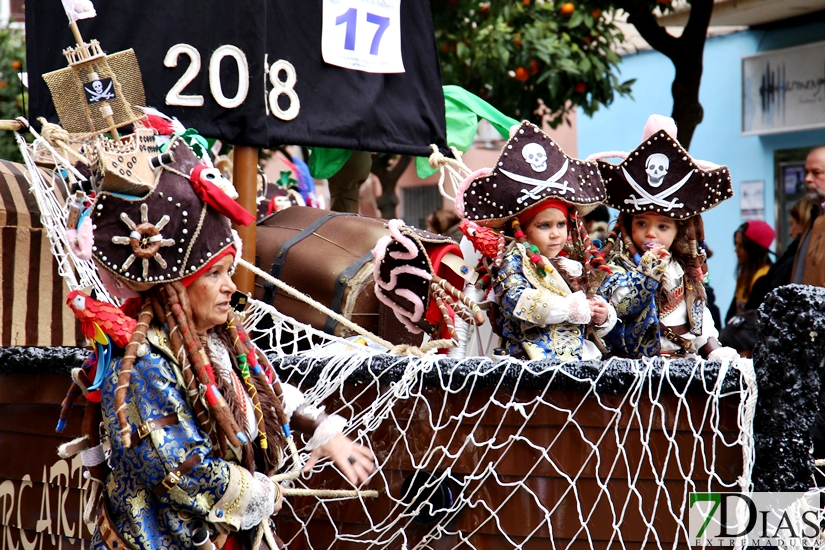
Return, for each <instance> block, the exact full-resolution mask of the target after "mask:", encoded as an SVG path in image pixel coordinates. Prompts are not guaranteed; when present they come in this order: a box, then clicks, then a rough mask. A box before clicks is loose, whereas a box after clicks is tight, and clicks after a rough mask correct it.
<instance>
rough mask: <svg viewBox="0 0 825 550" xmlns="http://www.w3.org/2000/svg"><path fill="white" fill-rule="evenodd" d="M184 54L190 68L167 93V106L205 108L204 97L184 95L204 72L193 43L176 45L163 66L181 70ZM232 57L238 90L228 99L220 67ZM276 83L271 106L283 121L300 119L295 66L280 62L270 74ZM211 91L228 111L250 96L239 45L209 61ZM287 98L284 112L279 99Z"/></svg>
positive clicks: (225, 47)
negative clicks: (179, 63)
mask: <svg viewBox="0 0 825 550" xmlns="http://www.w3.org/2000/svg"><path fill="white" fill-rule="evenodd" d="M181 55H186V56H188V57H189V67H187V68H186V71H184V73H183V74H182V75H181V77H180V78H179V79H178V81H177V82H176V83H175V85H174V86H172V88H171V89H170V90H169V92H168V93H167V94H166V104H167V105H178V106H181V107H202V106H203V103H204V101H203V96H202V95H186V94H184V93H183V90H184V88H186V86H188V85H189V84H190V83H191V82H192V81H193V80H195V78H197V76H198V74H199V73H200V70H201V55H200V52H198V50H197V49H196V48H195V47H193V46H191V45H189V44H176V45H174V46H172V47H171V48H169V51H167V52H166V57H164V59H163V64H164V66H166V67H170V68H172V67H177V66H178V58H179V57H180V56H181ZM227 57H229V58H232V59H234V60H235V63H236V65H237V67H238V91H237V92H236V93H235V95H234V96H233V97H226V96H225V95H224V93H223V84H222V83H221V75H220V68H221V62H222V61H223V60H224V58H227ZM281 71H284V73H285V74H286V80H284V81H282V80H281V79H280V78H279V76H278V74H279V73H280V72H281ZM269 79H270V82H271V84H272V90H270V92H269V107H270V109H271V111H272V114H273V115H275V116H276V117H278V118H280V119H281V120H292V119H294V118H295V117H296V116H298V112H299V110H300V105H301V104H300V101H299V100H298V95H297V94H296V93H295V90H294V89H293V87H294V86H295V83H296V81H297V75H296V73H295V67H293V66H292V64H291V63H289V62H287V61H284V60H278V61H276V62H275V63H273V65H272V67H271V69H270V75H269ZM209 90H210V91H211V92H212V97H213V98H214V99H215V102H216V103H217V104H218V105H220V106H221V107H223V108H225V109H234V108H236V107H239V106H240V105H241V104H243V102H244V101H245V100H246V97H247V95H248V94H249V63H248V62H247V60H246V55H245V54H244V53H243V51H242V50H241V49H240V48H238V47H237V46H232V45H223V46H221V47H219V48H218V49H216V50H215V51H214V52H213V53H212V56H211V57H210V59H209ZM280 95H285V96H287V98H288V99H289V107H288V108H287V109H282V108H281V107H280V106H279V105H278V97H279V96H280Z"/></svg>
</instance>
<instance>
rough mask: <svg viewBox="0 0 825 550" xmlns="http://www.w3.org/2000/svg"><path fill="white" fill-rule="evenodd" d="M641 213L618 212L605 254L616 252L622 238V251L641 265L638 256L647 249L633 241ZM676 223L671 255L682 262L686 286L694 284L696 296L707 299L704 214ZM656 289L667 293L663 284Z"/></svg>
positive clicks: (603, 249) (605, 247)
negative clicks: (634, 221) (634, 229)
mask: <svg viewBox="0 0 825 550" xmlns="http://www.w3.org/2000/svg"><path fill="white" fill-rule="evenodd" d="M637 215H641V214H636V215H634V214H626V213H624V212H622V213H620V214H619V218H618V219H617V221H616V226H615V227H614V228H613V232H612V233H611V235H610V237H608V239H607V243H606V244H605V245H604V248H602V252H603V253H604V254H605V256H607V255H609V254H610V253H611V252H615V246H616V243H617V241H619V240H621V243H622V245H623V253H624V255H626V256H627V257H628V258H629V259H632V260H633V263H635V264H638V263H639V262H638V261H637V258H641V256H642V254H644V251H640V250H639V249H638V248H637V247H636V245H635V244H634V243H633V239H632V235H633V218H635V217H636V216H637ZM673 221H674V222H675V223H676V237H675V238H674V239H673V244H671V246H670V254H671V257H672V258H673V259H674V260H676V261H677V262H679V264H681V266H682V268H683V269H684V271H685V276H684V277H685V279H684V280H685V285H686V287H687V288H688V289H690V288H691V287H692V288H693V289H694V291H695V292H696V296H697V297H698V298H699V299H701V300H705V299H706V298H707V297H706V295H705V285H704V283H703V282H702V281H703V280H704V278H705V273H706V272H707V264H706V263H705V260H706V254H707V253H706V251H705V247H704V241H705V225H704V223H703V222H702V216H701V214H697V215H695V216H691V217H690V218H687V219H684V220H677V219H674V220H673ZM657 292H664V287H663V286H659V290H658V291H657Z"/></svg>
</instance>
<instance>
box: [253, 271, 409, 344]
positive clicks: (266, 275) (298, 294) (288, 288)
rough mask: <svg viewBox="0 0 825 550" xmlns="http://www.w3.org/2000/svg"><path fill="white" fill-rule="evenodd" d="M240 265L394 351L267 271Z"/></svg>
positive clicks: (364, 330)
mask: <svg viewBox="0 0 825 550" xmlns="http://www.w3.org/2000/svg"><path fill="white" fill-rule="evenodd" d="M238 265H241V266H243V267H245V268H246V269H248V270H249V271H251V272H252V273H254V274H255V275H257V276H258V277H261V278H262V279H264V280H265V281H268V282H270V283H272V284H273V285H275V286H277V287H278V288H279V289H280V290H283V291H284V292H286V293H287V294H289V295H290V296H292V297H293V298H297V299H298V300H301V301H302V302H304V303H305V304H308V305H310V306H312V307H314V308H315V309H317V310H318V311H320V312H322V313H324V314H325V315H328V316H330V317H332V318H333V319H335V320H336V321H338V322H339V323H341V324H342V325H344V326H345V327H347V328H348V329H350V330H352V331H355V332H357V333H358V334H360V335H361V336H363V337H364V338H367V339H369V340H372V341H373V342H375V343H376V344H378V345H380V346H381V347H384V348H386V349H393V345H392V343H391V342H388V341H386V340H384V339H383V338H379V337H378V336H376V335H375V334H373V333H371V332H370V331H368V330H367V329H365V328H363V327H360V326H358V325H356V324H355V323H353V322H352V321H350V320H349V319H347V318H346V317H343V316H342V315H340V314H338V313H335V312H334V311H332V310H331V309H329V308H328V307H327V306H325V305H323V304H322V303H320V302H318V301H316V300H315V299H313V298H311V297H310V296H308V295H306V294H304V293H303V292H300V291H298V290H297V289H295V288H293V287H291V286H290V285H288V284H286V283H285V282H283V281H281V280H278V279H276V278H275V277H273V276H272V275H270V274H269V273H267V272H266V271H263V270H262V269H259V268H258V267H257V266H255V265H252V264H251V263H249V262H247V261H246V260H244V259H239V260H238Z"/></svg>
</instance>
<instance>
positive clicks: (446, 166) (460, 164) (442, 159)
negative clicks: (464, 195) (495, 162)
mask: <svg viewBox="0 0 825 550" xmlns="http://www.w3.org/2000/svg"><path fill="white" fill-rule="evenodd" d="M430 149H432V151H433V152H432V154H431V155H430V158H429V159H428V162H429V164H430V168H433V169H435V170H438V171H439V172H440V176H439V178H438V190H439V192H441V196H442V197H444V198H445V199H447V200H449V201H451V202H455V197H454V196H452V195H450V194H448V193H447V191H446V190H445V189H444V180H445V179H446V177H447V172H449V173H450V182H451V183H452V184H453V193H455V192H456V190H457V189H458V185H456V182H459V183H460V182H462V181H464V179H465V178H466V177H467V176H469V175H470V174H471V173H472V170H470V169H469V168H468V167H467V165H466V164H464V161H463V160H461V153H460V152H459V151H458V149H456V148H455V147H450V151H452V152H453V155H454V156H455V158H449V157H446V156H444V154H442V153H441V151H439V150H438V147H437V146H436V145H435V144H430Z"/></svg>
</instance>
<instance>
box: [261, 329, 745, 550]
mask: <svg viewBox="0 0 825 550" xmlns="http://www.w3.org/2000/svg"><path fill="white" fill-rule="evenodd" d="M255 319H256V320H262V319H263V317H258V318H255ZM249 320H252V318H248V321H249ZM284 322H285V323H286V324H288V325H293V323H291V322H289V320H284ZM253 324H254V323H253ZM278 330H281V331H283V330H286V329H284V328H281V329H278ZM288 330H290V331H292V330H294V328H290V329H288ZM304 330H305V334H307V335H309V334H310V333H311V330H306V329H304ZM313 336H315V337H319V335H313ZM261 338H269V333H266V336H262V337H261ZM259 342H260V340H259ZM272 355H273V361H274V362H275V364H276V365H277V367H278V369H279V371H280V372H281V374H282V376H283V377H284V378H285V379H286V380H287V381H289V382H291V383H293V384H295V385H297V386H299V387H300V388H301V389H302V390H303V391H304V392H305V394H306V396H307V399H308V400H309V401H311V402H312V403H316V404H325V405H326V406H327V412H337V413H338V414H341V415H343V416H345V417H346V418H349V419H350V423H349V426H348V428H347V433H348V435H350V436H351V437H353V438H355V439H357V440H358V441H360V442H362V443H363V444H365V445H368V446H370V447H371V448H372V449H373V451H374V452H375V454H376V457H377V459H378V465H379V469H378V472H377V473H376V475H375V476H374V477H373V479H372V480H371V481H369V482H368V483H367V485H368V486H369V488H374V489H377V490H378V491H379V493H380V496H379V498H378V499H376V500H372V499H364V498H361V499H358V500H347V499H337V500H336V499H317V498H311V497H304V498H299V499H291V500H290V501H289V502H288V503H287V507H288V508H289V509H290V513H288V514H286V516H284V513H282V514H281V515H280V516H279V520H278V522H277V524H278V531H279V534H280V536H281V537H282V538H284V540H285V542H287V543H288V544H289V545H295V546H297V547H299V548H303V547H307V548H332V547H335V548H339V547H341V546H340V545H341V544H343V543H344V542H346V543H347V544H346V545H345V546H344V547H347V548H349V547H353V548H354V547H359V548H361V547H366V548H370V547H379V548H459V547H460V548H467V547H469V548H479V549H480V548H532V547H536V548H538V547H541V548H548V547H550V548H569V547H575V548H609V547H614V548H677V547H685V546H686V545H687V544H688V543H689V527H688V521H687V517H688V516H687V512H688V508H689V501H688V499H689V493H691V492H708V491H731V490H737V491H739V490H741V491H744V492H748V491H749V490H750V489H751V483H750V473H751V468H752V464H753V439H752V421H753V414H754V409H755V403H756V384H755V379H754V373H753V366H752V362H751V361H750V360H740V361H737V362H736V363H735V364H730V365H728V364H725V365H721V366H720V365H719V363H708V362H704V361H701V360H697V361H693V360H675V361H671V360H663V359H658V358H657V359H651V360H645V361H628V360H616V359H614V360H610V361H606V362H604V363H568V364H555V363H548V362H521V361H517V360H512V359H504V360H500V361H494V360H492V359H489V358H472V359H465V360H459V361H455V360H450V359H444V358H441V357H438V356H433V355H429V356H426V357H416V358H409V357H397V356H389V355H382V354H376V353H375V351H374V350H370V349H367V348H364V347H362V348H361V349H360V350H352V349H348V348H347V347H343V346H342V345H341V344H338V343H328V344H326V345H325V346H321V347H315V348H314V349H312V350H308V351H305V352H302V353H301V354H299V355H282V356H280V357H279V358H275V357H274V356H275V354H272ZM299 447H300V444H299ZM292 486H295V487H302V488H316V489H320V488H324V489H336V488H338V489H345V488H348V487H347V483H346V481H345V480H344V479H343V478H342V476H340V475H339V474H337V473H336V472H335V471H334V466H333V465H332V464H331V463H329V462H327V463H323V464H321V465H319V466H317V467H316V468H315V469H314V471H313V473H312V475H310V476H305V477H303V478H302V479H300V480H297V481H296V482H294V483H293V484H292ZM284 518H285V519H284Z"/></svg>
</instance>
